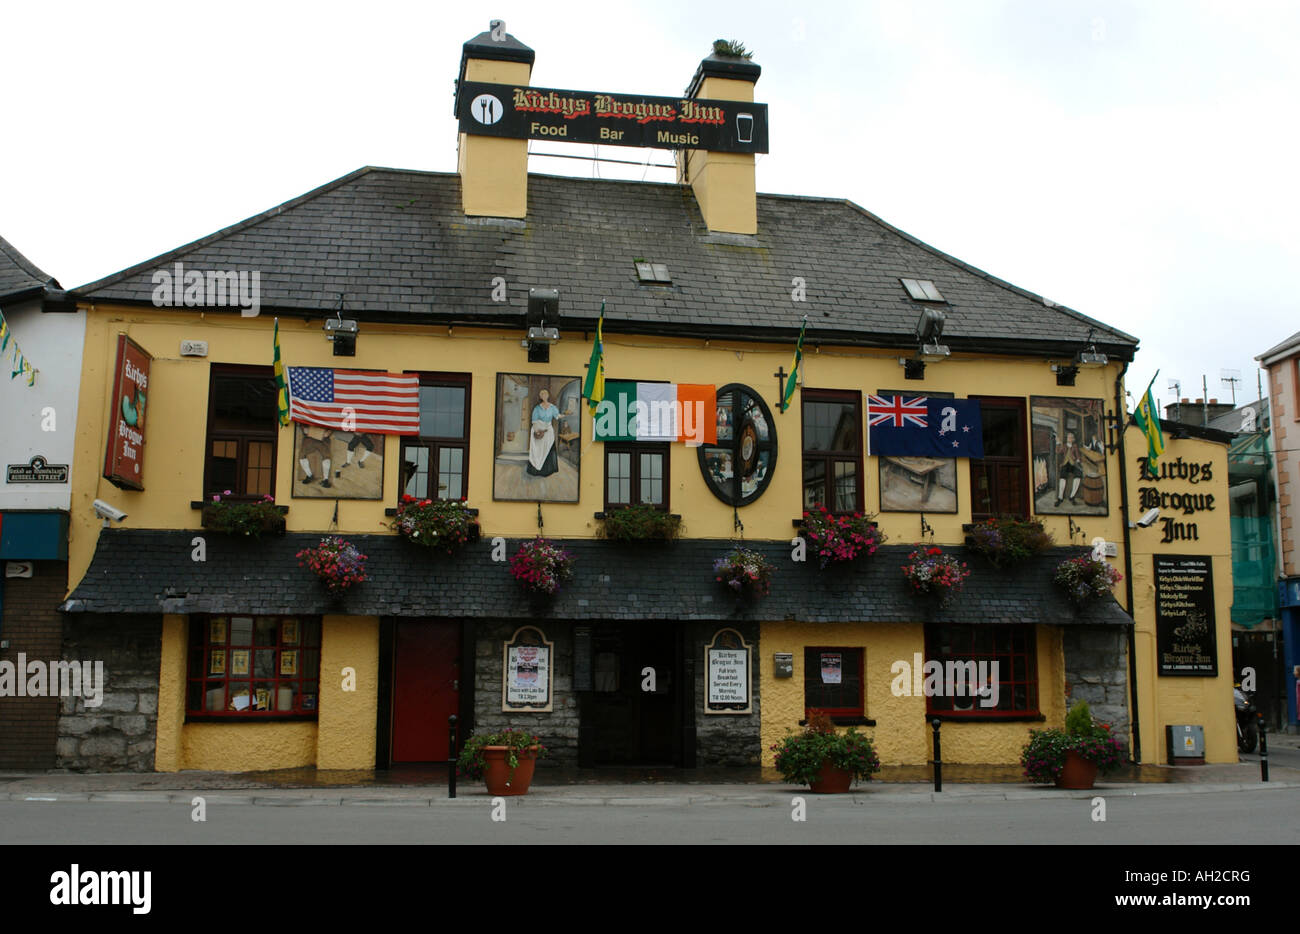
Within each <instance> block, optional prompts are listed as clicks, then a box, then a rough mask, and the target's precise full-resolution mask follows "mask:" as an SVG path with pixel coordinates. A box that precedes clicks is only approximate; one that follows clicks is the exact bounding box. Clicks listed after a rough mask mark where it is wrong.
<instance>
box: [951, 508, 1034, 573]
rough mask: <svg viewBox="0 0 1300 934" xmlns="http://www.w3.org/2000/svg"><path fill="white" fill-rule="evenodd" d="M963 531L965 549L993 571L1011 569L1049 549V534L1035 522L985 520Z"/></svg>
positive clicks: (1024, 520) (1031, 520)
mask: <svg viewBox="0 0 1300 934" xmlns="http://www.w3.org/2000/svg"><path fill="white" fill-rule="evenodd" d="M966 529H967V535H966V547H967V548H968V549H970V550H971V551H973V552H975V553H976V554H980V555H983V556H984V557H985V558H986V559H987V560H988V562H989V563H990V564H992V565H993V566H994V567H996V568H1007V567H1012V566H1014V565H1017V564H1020V563H1021V562H1022V561H1027V560H1029V559H1030V558H1032V557H1034V556H1035V555H1040V554H1042V553H1043V552H1044V551H1046V550H1047V549H1048V548H1051V547H1052V533H1051V532H1048V531H1047V530H1046V529H1044V528H1043V523H1042V522H1040V521H1039V520H1037V519H1016V518H1012V517H1007V518H1001V519H985V520H984V521H983V522H976V523H975V524H974V525H971V526H967V527H966Z"/></svg>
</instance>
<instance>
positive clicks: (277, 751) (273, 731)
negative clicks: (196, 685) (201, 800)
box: [181, 721, 316, 772]
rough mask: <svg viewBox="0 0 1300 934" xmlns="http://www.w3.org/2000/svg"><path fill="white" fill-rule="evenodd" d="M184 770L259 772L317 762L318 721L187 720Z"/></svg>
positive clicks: (182, 743)
mask: <svg viewBox="0 0 1300 934" xmlns="http://www.w3.org/2000/svg"><path fill="white" fill-rule="evenodd" d="M181 757H182V763H183V764H182V765H181V768H182V769H199V770H200V771H214V772H259V771H262V770H265V769H296V768H303V767H306V766H310V765H313V764H314V763H315V761H316V724H315V723H312V722H304V723H288V722H284V721H280V722H276V723H187V724H185V730H184V733H183V737H182V741H181Z"/></svg>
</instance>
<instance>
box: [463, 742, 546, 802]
mask: <svg viewBox="0 0 1300 934" xmlns="http://www.w3.org/2000/svg"><path fill="white" fill-rule="evenodd" d="M546 754H547V749H546V747H545V746H544V745H543V744H542V742H541V739H540V738H539V737H538V736H537V735H536V734H535V733H527V732H524V731H522V730H516V729H513V728H511V727H507V728H506V729H504V730H501V731H499V732H496V733H475V734H473V735H471V736H470V737H469V738H468V739H466V740H465V745H464V747H463V748H462V749H461V752H460V758H459V760H458V761H457V772H458V773H459V774H460V775H465V776H467V777H469V778H474V779H478V778H481V779H483V780H484V782H485V783H486V785H487V790H488V794H490V795H523V794H527V793H528V787H529V786H530V785H531V784H532V781H533V769H534V768H536V766H537V760H538V759H542V758H545V756H546Z"/></svg>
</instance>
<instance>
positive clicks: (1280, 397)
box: [1255, 333, 1300, 730]
mask: <svg viewBox="0 0 1300 934" xmlns="http://www.w3.org/2000/svg"><path fill="white" fill-rule="evenodd" d="M1255 359H1256V360H1258V361H1259V364H1260V366H1261V367H1262V368H1263V369H1264V370H1265V372H1266V373H1267V374H1268V397H1269V407H1270V409H1271V419H1272V451H1273V481H1274V493H1275V495H1276V499H1277V510H1276V513H1275V515H1276V521H1277V527H1276V530H1275V531H1276V535H1277V538H1276V541H1277V577H1276V579H1277V593H1278V603H1279V605H1280V612H1281V617H1282V646H1283V650H1284V651H1283V660H1282V674H1283V676H1284V678H1285V686H1286V690H1285V693H1286V704H1287V712H1286V720H1287V724H1288V728H1289V729H1292V730H1294V729H1296V728H1297V727H1300V548H1297V539H1296V534H1297V533H1296V523H1295V519H1296V508H1295V506H1294V505H1293V503H1292V497H1293V496H1294V495H1295V493H1296V491H1297V490H1300V452H1297V450H1296V442H1297V439H1300V428H1297V426H1296V423H1297V421H1300V333H1296V334H1292V335H1291V336H1290V337H1288V338H1287V339H1286V340H1284V341H1282V342H1281V343H1280V344H1277V345H1276V346H1274V347H1271V348H1269V349H1268V350H1266V351H1264V352H1263V353H1262V354H1260V355H1259V356H1258V357H1256V358H1255Z"/></svg>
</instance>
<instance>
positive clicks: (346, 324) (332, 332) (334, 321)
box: [324, 292, 358, 357]
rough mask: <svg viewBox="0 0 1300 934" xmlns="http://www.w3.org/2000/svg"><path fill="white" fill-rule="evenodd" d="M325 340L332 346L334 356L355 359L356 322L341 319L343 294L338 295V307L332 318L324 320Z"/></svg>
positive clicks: (349, 319)
mask: <svg viewBox="0 0 1300 934" xmlns="http://www.w3.org/2000/svg"><path fill="white" fill-rule="evenodd" d="M324 330H325V339H326V340H327V341H330V342H331V343H333V344H334V356H336V357H355V356H356V355H357V334H358V328H357V322H356V321H354V320H352V319H351V318H345V317H343V293H341V292H340V293H339V303H338V307H337V308H336V309H335V310H334V317H333V318H326V319H325V328H324Z"/></svg>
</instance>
